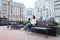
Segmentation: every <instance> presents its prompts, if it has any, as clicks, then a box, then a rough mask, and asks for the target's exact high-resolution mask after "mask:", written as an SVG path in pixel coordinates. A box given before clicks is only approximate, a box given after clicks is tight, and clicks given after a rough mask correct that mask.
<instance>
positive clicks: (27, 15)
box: [23, 8, 35, 21]
mask: <svg viewBox="0 0 60 40" xmlns="http://www.w3.org/2000/svg"><path fill="white" fill-rule="evenodd" d="M34 13H35V11H34V8H25V9H24V12H23V17H24V19H23V20H24V21H25V20H28V19H29V18H31V16H32V15H35V14H34Z"/></svg>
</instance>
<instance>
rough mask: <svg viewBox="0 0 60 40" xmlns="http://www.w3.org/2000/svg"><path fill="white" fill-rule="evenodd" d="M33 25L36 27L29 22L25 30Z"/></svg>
mask: <svg viewBox="0 0 60 40" xmlns="http://www.w3.org/2000/svg"><path fill="white" fill-rule="evenodd" d="M31 27H34V25H33V24H31V23H28V24H27V25H26V26H25V30H27V29H31Z"/></svg>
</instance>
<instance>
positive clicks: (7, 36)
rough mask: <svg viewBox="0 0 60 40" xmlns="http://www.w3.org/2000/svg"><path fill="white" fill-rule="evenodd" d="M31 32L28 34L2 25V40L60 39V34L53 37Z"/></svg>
mask: <svg viewBox="0 0 60 40" xmlns="http://www.w3.org/2000/svg"><path fill="white" fill-rule="evenodd" d="M45 36H46V35H42V34H37V33H32V32H30V33H29V34H28V35H27V34H25V31H22V30H10V29H7V28H6V27H0V40H60V36H58V37H53V36H48V38H47V39H46V37H45Z"/></svg>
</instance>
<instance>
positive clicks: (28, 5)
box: [13, 0, 36, 8]
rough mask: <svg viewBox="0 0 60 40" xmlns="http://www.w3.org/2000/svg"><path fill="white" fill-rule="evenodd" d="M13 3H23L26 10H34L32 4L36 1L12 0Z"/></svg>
mask: <svg viewBox="0 0 60 40" xmlns="http://www.w3.org/2000/svg"><path fill="white" fill-rule="evenodd" d="M13 1H15V2H19V3H24V5H25V6H26V8H34V4H35V3H34V2H35V1H36V0H13Z"/></svg>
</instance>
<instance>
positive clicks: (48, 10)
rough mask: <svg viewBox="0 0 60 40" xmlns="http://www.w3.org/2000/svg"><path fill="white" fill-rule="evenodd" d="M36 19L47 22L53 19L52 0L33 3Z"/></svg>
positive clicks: (39, 0)
mask: <svg viewBox="0 0 60 40" xmlns="http://www.w3.org/2000/svg"><path fill="white" fill-rule="evenodd" d="M35 11H36V16H37V15H38V16H37V19H39V18H40V19H41V20H48V19H50V18H52V19H53V18H54V17H55V13H54V0H38V1H36V2H35Z"/></svg>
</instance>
